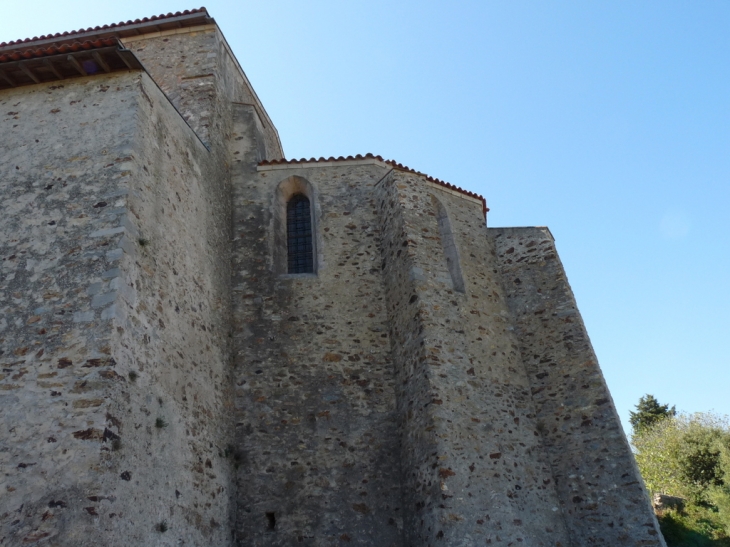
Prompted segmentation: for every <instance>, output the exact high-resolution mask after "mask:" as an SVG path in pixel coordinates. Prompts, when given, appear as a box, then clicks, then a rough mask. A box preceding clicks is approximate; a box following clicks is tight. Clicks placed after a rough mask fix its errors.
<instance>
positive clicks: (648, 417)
mask: <svg viewBox="0 0 730 547" xmlns="http://www.w3.org/2000/svg"><path fill="white" fill-rule="evenodd" d="M676 415H677V411H676V409H675V407H672V408H669V405H661V404H659V401H657V400H656V398H655V397H654V396H653V395H649V394H647V395H644V396H643V397H641V398H640V399H639V404H637V405H636V412H632V411H629V423H631V427H632V428H633V429H634V433H638V432H639V431H642V430H644V429H646V428H649V427H652V426H654V425H655V424H657V423H659V422H660V421H661V420H663V419H664V418H671V417H673V416H676Z"/></svg>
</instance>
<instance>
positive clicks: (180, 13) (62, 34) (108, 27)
mask: <svg viewBox="0 0 730 547" xmlns="http://www.w3.org/2000/svg"><path fill="white" fill-rule="evenodd" d="M196 13H199V14H205V15H206V16H208V10H206V9H205V8H198V9H192V10H185V11H178V12H175V13H168V14H162V15H153V16H152V17H145V18H143V19H135V20H134V21H131V20H130V21H126V22H125V21H122V22H120V23H112V24H111V25H103V26H96V27H89V28H85V29H79V30H72V31H70V32H69V31H66V32H57V33H56V34H45V35H43V36H34V37H33V38H25V39H21V40H13V41H10V42H2V43H0V48H7V47H9V46H22V45H24V44H32V43H33V42H39V41H41V40H51V39H54V38H55V39H59V40H63V39H65V38H66V37H68V36H71V37H73V36H74V35H76V34H85V33H89V32H103V31H110V30H115V29H122V28H124V27H128V26H131V25H140V24H143V23H150V22H154V21H163V22H164V20H165V19H172V18H174V17H181V16H183V15H192V14H196Z"/></svg>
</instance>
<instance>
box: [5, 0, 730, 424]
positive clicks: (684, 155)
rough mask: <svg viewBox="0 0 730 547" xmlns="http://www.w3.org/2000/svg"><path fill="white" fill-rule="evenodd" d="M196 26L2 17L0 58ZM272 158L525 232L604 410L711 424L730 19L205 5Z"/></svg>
mask: <svg viewBox="0 0 730 547" xmlns="http://www.w3.org/2000/svg"><path fill="white" fill-rule="evenodd" d="M194 7H199V6H197V5H185V4H180V3H179V2H178V1H174V2H173V1H167V0H145V1H141V0H125V2H118V3H109V2H104V3H94V2H89V1H88V0H84V1H81V0H65V1H64V2H62V3H58V2H50V1H49V2H46V1H43V0H37V1H35V2H27V3H17V2H14V3H11V4H10V5H9V6H3V16H2V19H0V42H2V41H7V40H13V39H17V38H25V37H31V36H35V35H39V34H46V33H51V32H59V31H64V30H72V29H78V28H82V27H87V26H95V25H101V24H105V23H112V22H117V21H121V20H127V19H134V18H138V17H144V16H149V15H154V14H160V13H167V12H169V11H177V10H183V9H187V8H194ZM206 7H207V8H208V10H209V12H210V13H211V15H212V16H213V17H215V18H216V21H217V22H218V24H219V26H220V27H221V29H222V30H223V32H224V34H225V36H226V38H227V39H228V41H229V43H230V45H231V47H232V49H233V51H234V53H235V54H236V56H237V57H238V59H239V61H240V63H241V65H242V66H243V68H244V70H245V71H246V73H247V75H248V77H249V79H250V80H251V82H252V83H253V85H254V87H255V88H256V90H257V92H258V94H259V96H260V98H261V100H262V101H263V103H264V105H265V106H266V108H267V110H268V112H269V115H270V116H271V118H272V120H273V121H274V123H275V124H276V125H277V127H278V129H279V133H280V136H281V140H282V142H283V145H284V150H285V152H286V155H287V157H289V158H294V157H311V156H317V157H319V156H322V155H325V156H330V155H335V156H337V155H348V154H357V153H363V154H364V153H366V152H373V153H375V154H380V155H382V156H384V157H387V158H392V159H395V160H397V161H399V162H402V163H404V164H406V165H409V166H411V167H414V168H416V169H418V170H420V171H423V172H425V173H428V174H430V175H432V176H435V177H438V178H441V179H443V180H446V181H449V182H451V183H454V184H457V185H459V186H461V187H463V188H466V189H469V190H472V191H476V192H479V193H481V194H483V195H484V196H485V197H486V198H487V201H488V203H489V206H490V208H491V212H490V214H489V219H488V223H489V225H491V226H528V225H547V226H549V227H550V229H551V231H552V233H553V235H554V236H555V239H556V243H557V246H558V250H559V252H560V256H561V258H562V260H563V263H564V265H565V267H566V270H567V272H568V277H569V281H570V283H571V285H572V287H573V290H574V292H575V294H576V297H577V300H578V305H579V308H580V310H581V312H582V314H583V318H584V320H585V322H586V325H587V328H588V332H589V334H590V336H591V340H592V342H593V345H594V347H595V350H596V353H597V354H598V358H599V361H600V363H601V367H602V369H603V372H604V375H605V377H606V380H607V382H608V385H609V388H610V389H611V392H612V395H613V398H614V402H615V403H616V407H617V410H618V411H619V414H620V415H621V417H622V419H623V421H624V424H625V428H626V429H627V430H628V428H627V419H628V411H629V410H630V409H632V408H633V406H634V405H635V404H636V402H637V401H638V399H639V397H640V396H641V395H643V394H645V393H652V394H654V395H655V396H656V397H657V398H658V399H659V400H660V401H661V402H665V403H670V404H675V405H676V406H677V408H678V409H680V410H683V411H688V412H694V411H708V410H712V409H714V410H715V411H717V412H719V413H723V414H730V396H728V385H729V384H730V382H729V381H728V380H730V378H729V376H730V373H729V372H728V370H729V369H730V358H729V357H728V352H727V350H726V347H725V346H726V340H727V339H726V338H725V337H726V336H728V332H730V320H729V319H728V311H729V310H730V291H728V289H727V287H726V283H727V282H728V280H730V257H729V255H730V235H729V231H728V229H727V227H726V225H725V222H724V221H725V218H726V213H727V209H728V207H729V206H730V184H728V183H729V182H730V153H729V152H730V102H729V101H730V70H729V68H728V67H729V64H728V57H729V55H730V32H729V31H728V30H729V29H730V3H728V2H727V1H724V0H716V1H700V0H698V1H695V2H678V1H671V0H661V1H649V0H644V1H642V2H601V3H599V2H593V1H589V2H586V1H559V0H557V1H551V2H543V1H537V0H535V1H530V2H528V1H519V0H516V1H509V2H492V1H487V0H481V1H461V2H448V3H447V2H444V1H441V2H439V1H429V0H421V1H411V0H402V1H399V0H390V1H388V2H386V1H384V0H371V1H369V2H358V1H352V0H351V1H348V2H343V1H342V0H339V1H329V0H308V1H303V0H301V1H277V0H267V1H265V2H264V1H257V2H245V1H241V0H237V1H235V2H234V1H228V0H209V1H208V2H207V3H206Z"/></svg>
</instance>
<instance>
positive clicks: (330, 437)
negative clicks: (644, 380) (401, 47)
mask: <svg viewBox="0 0 730 547" xmlns="http://www.w3.org/2000/svg"><path fill="white" fill-rule="evenodd" d="M242 114H243V113H242ZM249 114H250V113H249ZM241 123H243V120H241ZM240 142H241V143H242V146H245V143H246V142H247V141H246V140H245V139H244V140H241V141H240ZM247 150H248V156H247V154H246V153H245V150H242V154H241V155H242V156H243V157H244V158H245V157H248V158H249V160H250V159H251V158H253V157H255V151H253V150H252V145H251V143H249V145H248V147H247ZM245 163H246V162H245V161H243V160H242V161H241V164H245ZM249 165H250V164H249ZM239 169H240V170H241V171H239ZM386 171H387V169H386V168H384V167H383V166H372V165H370V166H368V165H352V166H347V165H345V166H337V165H335V166H331V167H320V166H308V167H302V168H298V169H288V168H286V167H285V168H283V169H282V168H279V169H276V168H273V169H272V168H269V169H262V170H261V171H260V172H259V173H258V174H256V175H255V176H246V173H245V166H244V165H238V166H237V167H236V168H235V173H236V175H235V176H234V192H235V204H236V216H235V228H234V231H235V234H234V239H235V241H234V269H235V272H236V273H235V277H234V287H233V294H234V309H235V322H234V325H235V341H236V350H237V351H236V358H235V375H236V382H235V389H236V446H237V448H238V450H239V457H240V468H239V476H238V486H239V507H238V522H237V527H236V534H237V535H236V537H237V540H238V544H239V545H241V546H243V545H245V546H262V545H267V546H275V545H282V546H283V545H292V544H297V545H300V544H301V545H316V546H320V545H340V544H347V545H382V546H391V545H393V546H395V545H401V544H402V542H401V526H402V519H401V513H402V509H401V490H400V477H399V475H400V466H399V459H398V456H399V448H398V445H399V436H398V432H397V427H396V420H395V393H394V386H393V381H394V380H393V371H392V363H391V360H390V341H389V339H388V328H387V312H386V309H385V302H384V298H385V295H384V293H383V288H382V282H381V274H380V249H379V235H380V234H379V229H378V220H377V206H376V203H375V200H374V199H373V186H374V185H375V183H376V182H377V181H378V180H379V178H380V177H381V176H382V175H383V174H384V173H385V172H386ZM290 177H300V178H301V179H303V180H306V181H308V183H309V184H310V185H311V186H312V187H313V189H314V199H313V203H312V205H313V207H314V211H315V225H316V227H317V232H318V234H319V237H318V240H317V245H318V247H319V251H320V252H319V255H320V257H319V264H318V267H317V272H318V273H317V274H316V275H314V274H297V275H289V274H286V273H284V274H279V273H276V272H275V271H273V270H274V267H275V260H274V256H273V253H274V252H275V251H276V249H273V248H272V245H274V238H273V234H272V230H273V226H274V225H275V218H274V217H275V215H276V214H277V213H276V210H275V207H276V205H275V203H276V202H275V199H274V198H275V195H276V190H277V187H278V185H279V183H280V182H281V181H282V180H285V179H289V178H290Z"/></svg>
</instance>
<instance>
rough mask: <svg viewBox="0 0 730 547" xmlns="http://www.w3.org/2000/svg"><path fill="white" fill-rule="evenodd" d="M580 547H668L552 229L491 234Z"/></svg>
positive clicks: (555, 471) (573, 536) (547, 443)
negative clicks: (662, 546) (590, 338)
mask: <svg viewBox="0 0 730 547" xmlns="http://www.w3.org/2000/svg"><path fill="white" fill-rule="evenodd" d="M489 238H490V240H491V241H492V242H494V243H493V244H494V246H495V249H496V252H497V257H498V265H499V270H500V273H501V275H502V278H503V282H504V286H505V291H506V295H507V302H508V303H509V307H510V310H511V312H512V315H513V317H514V320H515V332H516V334H517V337H518V339H519V341H520V348H521V353H522V355H523V356H524V362H525V367H526V369H527V373H528V377H529V379H530V390H531V393H532V399H533V401H534V404H535V409H536V414H537V424H538V428H539V431H540V432H541V437H542V439H543V444H544V446H545V447H546V450H547V453H548V455H549V461H550V466H551V468H552V473H553V476H554V478H555V483H556V485H557V490H558V494H559V496H560V501H561V504H562V506H563V508H564V513H565V516H566V522H567V525H568V528H569V530H570V534H571V539H572V541H573V544H574V545H626V546H629V545H664V541H663V538H662V536H661V533H660V532H659V528H658V526H657V521H656V518H655V517H654V514H653V512H652V510H651V508H650V505H649V498H648V495H647V493H646V491H645V489H644V486H643V482H642V480H641V477H640V475H639V472H638V469H637V468H636V464H635V462H634V458H633V456H632V454H631V451H630V449H629V446H628V443H627V442H626V437H625V436H624V434H623V431H622V428H621V423H620V421H619V418H618V416H617V414H616V410H615V408H614V406H613V401H612V400H611V395H610V394H609V392H608V388H607V387H606V384H605V381H604V379H603V375H602V374H601V370H600V368H599V366H598V361H597V360H596V356H595V353H594V352H593V348H592V346H591V343H590V340H589V338H588V334H587V332H586V329H585V326H584V324H583V320H582V319H581V316H580V313H579V312H578V308H577V306H576V302H575V298H574V297H573V293H572V291H571V289H570V285H568V281H567V278H566V275H565V271H564V270H563V266H562V264H561V262H560V259H559V258H558V255H557V251H556V249H555V244H554V241H553V238H552V236H551V235H550V232H549V231H548V230H547V228H490V229H489Z"/></svg>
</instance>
